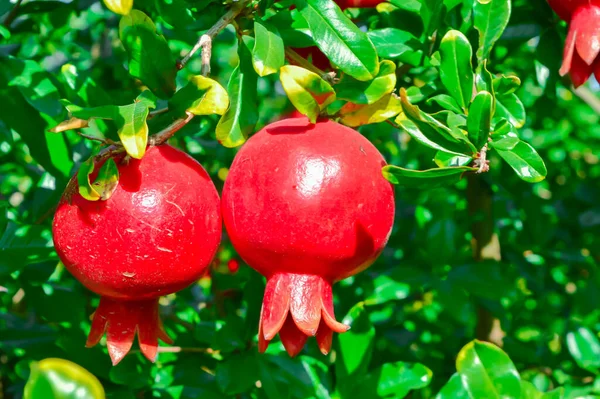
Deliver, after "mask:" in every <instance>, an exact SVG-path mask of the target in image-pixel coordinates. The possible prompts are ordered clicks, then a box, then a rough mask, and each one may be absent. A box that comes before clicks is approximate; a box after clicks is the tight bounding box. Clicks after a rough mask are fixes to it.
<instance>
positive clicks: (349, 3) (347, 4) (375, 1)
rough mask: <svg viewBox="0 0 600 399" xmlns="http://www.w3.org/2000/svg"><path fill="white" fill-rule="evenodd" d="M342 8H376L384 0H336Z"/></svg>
mask: <svg viewBox="0 0 600 399" xmlns="http://www.w3.org/2000/svg"><path fill="white" fill-rule="evenodd" d="M335 2H336V3H337V5H339V6H340V8H341V9H342V10H344V9H346V8H374V7H377V5H379V4H381V3H383V2H384V0H336V1H335Z"/></svg>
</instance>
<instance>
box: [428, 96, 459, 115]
mask: <svg viewBox="0 0 600 399" xmlns="http://www.w3.org/2000/svg"><path fill="white" fill-rule="evenodd" d="M426 102H427V104H431V103H432V102H434V103H437V104H438V105H439V106H440V107H442V108H444V109H447V110H448V111H452V112H456V113H462V110H461V109H460V106H459V105H458V104H457V103H456V100H455V99H454V98H452V97H450V96H449V95H447V94H438V95H437V96H433V97H430V98H429V99H428V100H427V101H426Z"/></svg>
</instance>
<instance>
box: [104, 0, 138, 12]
mask: <svg viewBox="0 0 600 399" xmlns="http://www.w3.org/2000/svg"><path fill="white" fill-rule="evenodd" d="M104 4H105V5H106V7H107V8H108V9H109V10H111V11H112V12H114V13H116V14H121V15H127V14H129V12H130V11H131V7H133V0H104Z"/></svg>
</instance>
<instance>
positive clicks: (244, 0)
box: [177, 0, 250, 76]
mask: <svg viewBox="0 0 600 399" xmlns="http://www.w3.org/2000/svg"><path fill="white" fill-rule="evenodd" d="M249 2H250V0H240V1H239V2H238V3H237V4H234V5H233V7H231V8H230V9H229V11H227V12H226V13H225V14H224V15H223V16H222V17H221V18H220V19H219V20H218V21H217V23H216V24H214V25H213V26H212V27H211V28H210V29H209V30H207V31H206V33H205V34H203V35H202V36H200V39H198V41H197V42H196V44H195V45H194V47H192V49H191V50H190V52H189V53H187V54H186V55H185V57H183V58H182V59H181V61H178V62H177V68H178V69H183V68H184V67H185V65H186V64H187V63H188V61H189V60H190V58H192V56H193V55H194V53H196V51H198V50H199V49H200V48H202V75H204V76H207V75H208V74H209V73H210V57H211V48H212V41H213V39H214V38H215V37H216V36H217V35H218V34H219V32H221V31H222V30H223V29H225V27H226V26H227V25H229V24H230V23H231V22H233V20H234V19H235V18H236V17H237V16H238V15H239V14H240V13H241V12H242V10H243V9H244V8H245V7H246V5H247V4H248V3H249Z"/></svg>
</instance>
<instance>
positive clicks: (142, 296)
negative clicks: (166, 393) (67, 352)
mask: <svg viewBox="0 0 600 399" xmlns="http://www.w3.org/2000/svg"><path fill="white" fill-rule="evenodd" d="M115 161H116V162H117V165H118V169H119V174H120V179H119V185H118V187H117V188H116V190H115V191H114V193H113V195H112V196H111V197H110V198H109V199H108V200H106V201H88V200H86V199H84V198H83V197H82V196H81V195H80V194H79V193H78V190H77V184H75V181H74V184H70V185H69V186H70V188H67V191H66V192H65V194H64V195H63V198H62V199H61V201H60V203H59V205H58V209H57V211H56V215H55V216H54V224H53V227H52V232H53V236H54V245H55V247H56V251H57V253H58V255H59V257H60V259H61V260H62V261H63V263H64V264H65V266H66V268H67V269H68V270H69V271H70V272H71V273H72V274H73V275H74V276H75V278H77V279H78V280H79V281H81V283H83V285H85V286H86V287H87V288H89V289H90V290H92V291H94V292H95V293H97V294H99V295H100V296H101V298H100V305H99V306H98V309H97V310H96V312H95V313H94V316H93V321H92V328H91V331H90V334H89V336H88V340H87V343H86V346H88V347H91V346H94V345H96V344H97V343H98V342H99V341H100V339H101V338H102V336H103V335H104V332H105V331H106V335H107V346H108V353H109V354H110V357H111V359H112V362H113V364H117V363H118V362H119V361H120V360H121V359H122V358H123V357H124V356H125V355H126V354H127V352H129V350H130V348H131V346H132V343H133V340H134V338H135V334H136V332H137V335H138V342H139V345H140V349H141V351H142V353H143V354H144V355H145V356H146V357H147V358H148V359H149V360H151V361H154V360H155V359H156V354H157V346H158V338H160V339H161V340H162V341H165V342H167V343H171V342H172V341H171V339H170V338H169V337H168V336H167V334H166V333H165V331H164V329H163V327H162V323H161V321H160V318H159V313H158V298H159V297H160V296H162V295H167V294H170V293H173V292H176V291H179V290H181V289H183V288H185V287H187V286H188V285H190V284H191V283H193V282H194V281H195V280H197V279H198V278H199V277H200V276H201V275H202V273H203V272H204V270H205V268H206V267H207V266H208V265H209V264H210V262H211V260H212V258H213V256H214V255H215V253H216V251H217V247H218V246H219V243H220V240H221V214H220V204H219V196H218V194H217V190H216V189H215V186H214V185H213V183H212V181H211V179H210V177H209V176H208V174H207V173H206V171H205V170H204V168H202V166H201V165H200V164H199V163H198V162H196V161H195V160H194V159H193V158H191V157H190V156H188V155H187V154H185V153H184V152H182V151H179V150H177V149H175V148H173V147H171V146H168V145H162V146H157V147H150V148H148V150H147V152H146V155H145V156H144V157H143V158H142V159H141V160H137V159H129V160H125V159H124V158H123V156H121V157H119V158H116V159H115ZM96 169H98V168H96ZM92 177H93V176H92Z"/></svg>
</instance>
